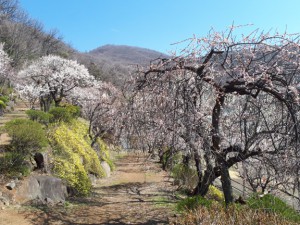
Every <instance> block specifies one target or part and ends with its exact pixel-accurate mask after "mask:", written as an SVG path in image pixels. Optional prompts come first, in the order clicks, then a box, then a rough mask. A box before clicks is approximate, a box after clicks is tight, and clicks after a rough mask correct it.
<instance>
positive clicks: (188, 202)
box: [176, 195, 212, 212]
mask: <svg viewBox="0 0 300 225" xmlns="http://www.w3.org/2000/svg"><path fill="white" fill-rule="evenodd" d="M211 204H212V201H211V200H208V199H206V198H203V197H202V196H200V195H197V196H193V197H187V198H185V199H183V200H181V201H179V202H178V203H177V206H176V209H177V211H179V212H183V211H186V210H193V209H196V208H198V207H199V206H205V207H210V206H211Z"/></svg>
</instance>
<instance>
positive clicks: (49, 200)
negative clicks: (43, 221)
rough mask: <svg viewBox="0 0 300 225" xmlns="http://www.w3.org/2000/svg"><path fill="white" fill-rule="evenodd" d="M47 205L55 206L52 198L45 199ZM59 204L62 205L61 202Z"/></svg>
mask: <svg viewBox="0 0 300 225" xmlns="http://www.w3.org/2000/svg"><path fill="white" fill-rule="evenodd" d="M45 203H46V204H47V205H51V206H53V205H54V201H53V200H52V199H51V198H45ZM58 203H60V202H58Z"/></svg>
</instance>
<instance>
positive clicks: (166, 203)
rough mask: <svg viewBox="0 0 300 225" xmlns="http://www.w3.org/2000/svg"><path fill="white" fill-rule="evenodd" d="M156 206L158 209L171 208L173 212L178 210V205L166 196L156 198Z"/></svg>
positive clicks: (154, 199)
mask: <svg viewBox="0 0 300 225" xmlns="http://www.w3.org/2000/svg"><path fill="white" fill-rule="evenodd" d="M153 201H154V202H155V206H156V207H158V208H170V209H172V210H175V209H176V203H175V202H172V201H171V200H170V199H168V198H167V197H166V196H156V197H154V198H153Z"/></svg>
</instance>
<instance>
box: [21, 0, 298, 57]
mask: <svg viewBox="0 0 300 225" xmlns="http://www.w3.org/2000/svg"><path fill="white" fill-rule="evenodd" d="M19 2H20V4H21V7H22V8H23V9H25V11H27V12H28V13H29V15H30V16H31V17H32V18H34V19H37V20H39V21H40V22H41V23H43V24H44V26H45V29H46V30H50V29H58V30H59V32H60V34H61V35H62V36H63V39H64V41H65V42H67V43H69V44H71V45H72V46H73V47H74V48H76V49H77V50H79V51H89V50H92V49H94V48H96V47H99V46H102V45H105V44H122V45H132V46H139V47H144V48H149V49H153V50H157V51H161V52H165V53H167V52H168V51H170V50H172V49H174V48H176V46H173V45H171V44H172V43H175V42H178V41H181V40H184V39H186V38H189V37H191V36H192V35H194V34H195V35H197V36H204V35H206V34H207V32H208V31H209V30H210V28H211V27H213V28H215V29H216V30H220V31H223V30H225V29H226V28H227V27H228V26H230V25H231V24H232V22H234V23H235V24H236V25H244V24H254V25H253V26H251V27H248V28H247V29H249V30H253V29H255V28H260V29H262V30H265V31H267V30H269V29H271V28H272V29H273V30H275V29H277V30H279V31H284V30H285V29H286V28H287V31H288V32H289V33H297V32H300V0H285V1H283V0H247V1H246V0H19Z"/></svg>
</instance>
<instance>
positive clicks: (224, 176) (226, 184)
mask: <svg viewBox="0 0 300 225" xmlns="http://www.w3.org/2000/svg"><path fill="white" fill-rule="evenodd" d="M219 164H220V168H221V183H222V189H223V193H224V197H225V204H226V205H228V204H230V203H232V202H233V195H232V185H231V180H230V175H229V169H228V166H227V165H226V162H225V160H223V159H220V160H219Z"/></svg>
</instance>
